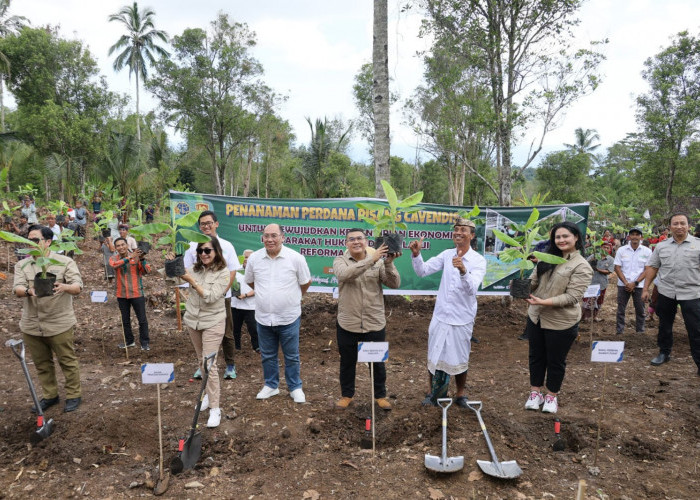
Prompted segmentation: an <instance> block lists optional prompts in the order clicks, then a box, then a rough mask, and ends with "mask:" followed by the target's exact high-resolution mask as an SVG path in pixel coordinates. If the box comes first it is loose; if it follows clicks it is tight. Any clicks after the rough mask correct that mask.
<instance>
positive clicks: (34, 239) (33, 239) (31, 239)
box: [28, 238, 43, 243]
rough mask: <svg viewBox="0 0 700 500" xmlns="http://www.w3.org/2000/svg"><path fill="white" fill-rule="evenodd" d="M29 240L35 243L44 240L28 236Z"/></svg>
mask: <svg viewBox="0 0 700 500" xmlns="http://www.w3.org/2000/svg"><path fill="white" fill-rule="evenodd" d="M28 240H29V241H33V242H34V243H39V242H40V241H43V240H42V239H41V238H28Z"/></svg>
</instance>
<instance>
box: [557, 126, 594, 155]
mask: <svg viewBox="0 0 700 500" xmlns="http://www.w3.org/2000/svg"><path fill="white" fill-rule="evenodd" d="M574 137H575V138H576V140H575V141H574V144H564V146H566V147H567V148H569V149H570V150H571V151H573V152H574V153H576V154H584V155H586V156H588V157H589V158H590V157H592V156H593V154H594V153H593V152H594V151H595V150H596V149H598V148H599V147H600V144H593V143H594V142H595V141H599V140H600V136H599V135H598V132H597V131H596V130H594V129H591V128H587V129H586V130H583V129H582V128H581V127H579V128H577V129H576V130H574Z"/></svg>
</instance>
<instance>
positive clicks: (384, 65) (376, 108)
mask: <svg viewBox="0 0 700 500" xmlns="http://www.w3.org/2000/svg"><path fill="white" fill-rule="evenodd" d="M373 31H374V38H373V45H372V94H373V99H372V110H373V113H374V178H375V196H377V197H378V198H383V197H384V189H383V188H382V184H381V181H382V180H385V181H387V182H389V181H390V180H391V170H390V169H389V155H390V136H389V49H388V46H389V36H388V8H387V0H374V27H373Z"/></svg>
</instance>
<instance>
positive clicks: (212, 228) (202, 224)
mask: <svg viewBox="0 0 700 500" xmlns="http://www.w3.org/2000/svg"><path fill="white" fill-rule="evenodd" d="M218 227H219V221H218V219H217V218H216V214H215V213H214V212H212V211H211V210H204V211H203V212H202V213H201V214H199V230H200V231H201V232H202V233H203V234H206V235H207V236H209V237H210V238H216V239H217V240H219V245H221V251H222V252H223V254H224V260H225V261H226V266H227V267H228V270H229V271H230V273H231V280H230V281H229V283H228V288H227V289H226V295H225V297H226V300H225V302H226V325H225V330H224V338H223V339H222V341H221V349H222V350H223V352H224V360H225V361H226V371H225V372H224V379H228V380H233V379H234V378H236V364H235V362H234V342H233V322H232V317H231V285H232V284H233V282H234V281H235V279H236V271H238V269H240V267H241V264H240V263H239V262H238V255H236V249H235V248H234V247H233V245H232V244H231V243H229V242H228V241H226V240H225V239H223V238H221V237H220V236H219V235H218V234H217V233H216V230H217V229H218ZM195 262H197V243H191V244H190V248H188V249H187V251H186V252H185V269H189V268H190V267H192V266H194V264H195ZM192 377H193V378H197V379H201V378H202V372H201V370H200V369H199V368H197V371H196V372H194V375H193V376H192Z"/></svg>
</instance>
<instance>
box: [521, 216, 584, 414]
mask: <svg viewBox="0 0 700 500" xmlns="http://www.w3.org/2000/svg"><path fill="white" fill-rule="evenodd" d="M583 244H584V241H583V236H582V234H581V231H580V230H579V228H578V226H576V224H573V223H571V222H568V221H566V222H560V223H559V224H556V225H554V227H553V228H552V231H551V233H550V240H549V249H548V250H547V253H550V254H552V255H557V256H559V257H563V258H564V259H566V262H564V263H562V264H548V263H546V262H542V261H540V262H538V264H537V267H536V268H535V270H534V271H533V273H532V276H531V279H532V294H531V295H530V298H528V299H525V300H527V302H528V303H529V304H530V307H528V310H527V316H528V318H527V326H526V328H525V330H526V332H527V334H528V336H529V340H530V353H529V359H530V396H529V397H528V399H527V402H526V403H525V408H526V409H528V410H539V408H540V406H542V411H543V412H545V413H556V412H557V408H558V401H557V393H558V392H559V389H560V388H561V384H562V382H563V380H564V373H565V371H566V356H567V354H568V353H569V349H570V348H571V345H572V344H573V342H574V340H575V339H576V337H577V336H578V324H579V321H580V320H581V308H580V307H579V303H580V302H581V298H582V297H583V293H584V292H585V291H586V288H588V285H589V284H590V283H591V278H592V276H593V270H592V269H591V266H590V265H589V264H588V262H586V259H585V258H584V256H583V255H582V254H583ZM545 375H546V384H545ZM543 388H544V389H545V390H546V394H545V395H543V394H542V391H543Z"/></svg>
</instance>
